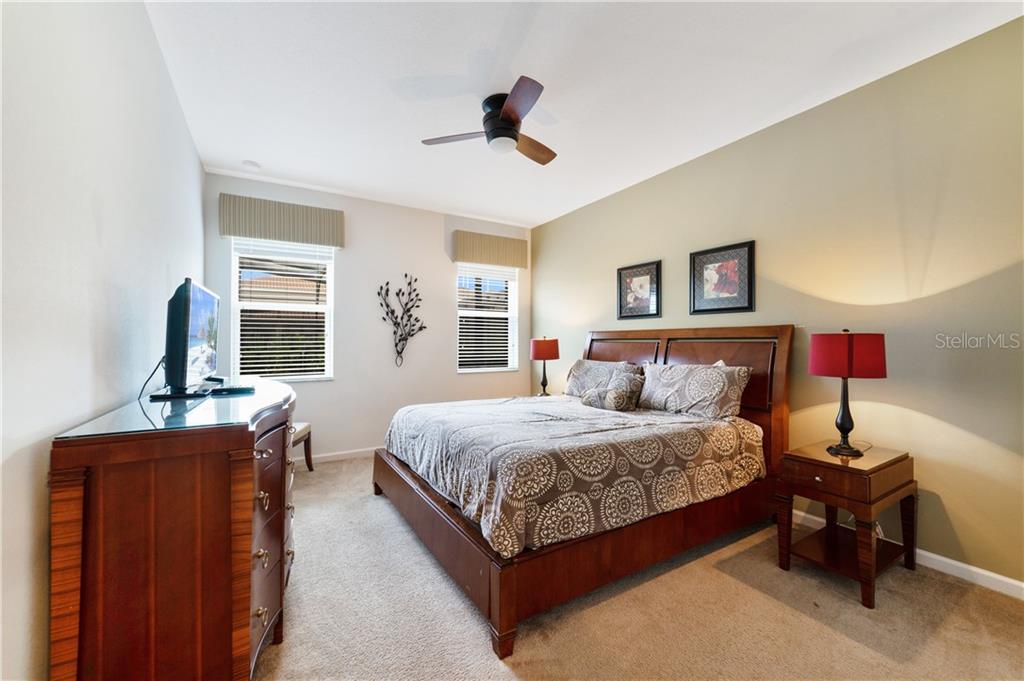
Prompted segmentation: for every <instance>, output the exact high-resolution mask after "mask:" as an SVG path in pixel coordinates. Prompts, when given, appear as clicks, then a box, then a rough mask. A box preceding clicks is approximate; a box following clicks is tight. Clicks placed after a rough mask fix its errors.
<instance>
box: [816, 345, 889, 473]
mask: <svg viewBox="0 0 1024 681" xmlns="http://www.w3.org/2000/svg"><path fill="white" fill-rule="evenodd" d="M807 364H808V366H807V373H809V374H811V375H812V376H834V377H836V378H841V379H843V388H842V392H841V393H840V398H839V415H838V416H836V428H837V429H838V430H839V435H840V438H839V443H838V444H834V445H831V446H830V447H829V448H828V453H829V454H831V455H832V456H849V457H857V456H863V455H864V452H862V451H860V450H859V449H857V448H856V447H853V446H851V445H850V440H849V436H850V431H851V430H853V415H851V414H850V393H849V390H848V388H847V386H846V379H848V378H885V334H883V333H850V330H849V329H843V332H842V333H813V334H811V351H810V357H809V359H808V363H807Z"/></svg>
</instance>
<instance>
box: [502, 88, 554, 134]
mask: <svg viewBox="0 0 1024 681" xmlns="http://www.w3.org/2000/svg"><path fill="white" fill-rule="evenodd" d="M542 92H544V86H543V85H541V84H540V83H538V82H537V81H535V80H534V79H533V78H529V77H527V76H519V80H517V81H516V84H515V85H513V86H512V92H510V93H508V97H506V98H505V104H504V106H502V107H501V117H502V118H504V119H505V120H506V121H511V122H512V123H513V124H514V125H519V123H520V122H521V121H522V120H523V119H524V118H526V114H528V113H530V109H532V108H533V105H534V104H536V103H537V100H538V99H540V93H542Z"/></svg>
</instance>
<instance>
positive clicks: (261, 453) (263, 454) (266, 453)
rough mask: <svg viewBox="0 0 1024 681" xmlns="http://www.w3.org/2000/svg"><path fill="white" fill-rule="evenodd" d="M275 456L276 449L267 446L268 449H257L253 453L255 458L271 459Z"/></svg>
mask: <svg viewBox="0 0 1024 681" xmlns="http://www.w3.org/2000/svg"><path fill="white" fill-rule="evenodd" d="M272 456H274V450H273V449H270V448H269V447H267V448H266V449H257V450H256V451H254V452H253V453H252V458H254V459H269V458H270V457H272Z"/></svg>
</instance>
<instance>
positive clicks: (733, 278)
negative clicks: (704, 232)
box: [690, 241, 754, 314]
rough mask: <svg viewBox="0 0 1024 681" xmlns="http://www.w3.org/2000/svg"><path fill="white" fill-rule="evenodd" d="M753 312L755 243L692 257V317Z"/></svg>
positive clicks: (709, 251)
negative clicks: (718, 313)
mask: <svg viewBox="0 0 1024 681" xmlns="http://www.w3.org/2000/svg"><path fill="white" fill-rule="evenodd" d="M753 310H754V242H753V241H744V242H743V243H740V244H731V245H729V246H719V247H718V248H709V249H707V250H706V251H697V252H696V253H691V254H690V314H710V313H714V312H753Z"/></svg>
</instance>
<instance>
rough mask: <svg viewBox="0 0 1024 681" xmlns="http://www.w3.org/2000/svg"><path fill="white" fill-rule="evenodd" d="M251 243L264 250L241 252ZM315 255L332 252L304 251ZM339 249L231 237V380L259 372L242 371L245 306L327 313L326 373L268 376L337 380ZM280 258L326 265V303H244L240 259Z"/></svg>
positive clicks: (283, 379) (286, 380)
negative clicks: (335, 276)
mask: <svg viewBox="0 0 1024 681" xmlns="http://www.w3.org/2000/svg"><path fill="white" fill-rule="evenodd" d="M246 243H252V244H255V245H257V246H259V247H260V248H261V249H265V252H262V253H259V254H256V253H245V254H242V253H239V246H240V245H242V246H244V245H245V244H246ZM304 250H305V251H307V252H308V253H310V254H312V253H314V252H317V251H319V252H321V253H322V254H323V256H326V255H327V254H328V253H329V254H330V257H329V258H325V257H323V256H313V255H303V253H302V252H303V251H304ZM336 250H337V249H335V248H334V247H333V246H318V245H313V244H309V245H307V244H298V243H290V242H287V241H273V240H270V239H252V238H246V237H231V377H232V380H239V379H241V378H242V377H244V376H254V375H256V374H242V309H243V308H244V309H246V310H271V311H273V310H286V311H290V312H292V311H293V312H321V311H322V312H323V313H324V373H322V374H295V375H287V376H281V375H277V376H267V378H269V379H272V380H275V381H281V382H282V383H308V382H314V381H333V380H334V265H335V261H336V259H337V252H336ZM243 255H244V256H247V257H263V258H268V259H270V258H280V259H282V260H291V261H295V262H308V263H320V264H326V269H327V272H326V277H325V280H326V284H327V300H326V302H325V304H324V305H315V304H310V303H274V302H243V301H241V300H239V298H238V294H239V291H238V273H239V259H240V257H242V256H243Z"/></svg>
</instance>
